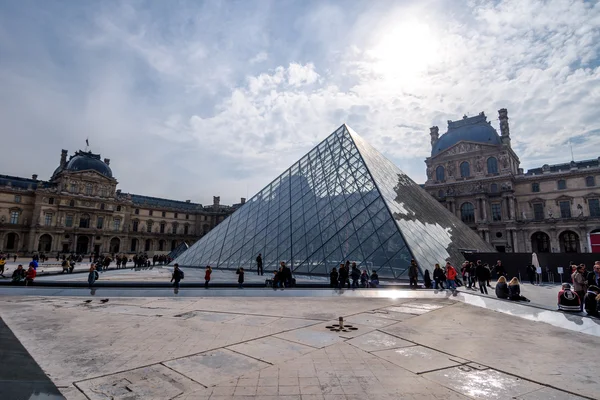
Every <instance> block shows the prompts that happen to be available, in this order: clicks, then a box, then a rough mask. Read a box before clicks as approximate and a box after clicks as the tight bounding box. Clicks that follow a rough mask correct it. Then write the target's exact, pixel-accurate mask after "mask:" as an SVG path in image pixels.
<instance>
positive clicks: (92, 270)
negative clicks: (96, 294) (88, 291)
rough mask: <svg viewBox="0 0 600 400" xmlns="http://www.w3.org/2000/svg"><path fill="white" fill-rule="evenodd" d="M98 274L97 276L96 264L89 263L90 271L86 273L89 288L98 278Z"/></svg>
mask: <svg viewBox="0 0 600 400" xmlns="http://www.w3.org/2000/svg"><path fill="white" fill-rule="evenodd" d="M98 278H99V276H98V271H96V264H93V263H92V264H91V265H90V272H89V274H88V286H89V287H90V288H91V287H92V286H94V282H96V281H97V280H98Z"/></svg>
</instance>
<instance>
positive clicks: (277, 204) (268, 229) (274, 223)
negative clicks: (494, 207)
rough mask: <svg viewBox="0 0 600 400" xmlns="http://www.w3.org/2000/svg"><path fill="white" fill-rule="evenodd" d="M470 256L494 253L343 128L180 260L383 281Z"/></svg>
mask: <svg viewBox="0 0 600 400" xmlns="http://www.w3.org/2000/svg"><path fill="white" fill-rule="evenodd" d="M462 250H471V251H483V252H490V251H494V250H493V249H492V248H491V246H490V245H488V244H487V243H485V242H484V241H483V240H482V239H481V238H480V237H479V235H477V234H476V233H475V232H474V231H473V230H471V229H470V228H469V227H467V226H466V225H464V224H463V223H462V222H461V221H460V220H459V219H458V218H456V217H455V216H454V215H453V214H452V213H450V212H449V211H448V210H447V209H446V208H444V207H443V206H442V205H441V204H440V203H439V202H438V201H437V200H435V199H434V198H433V197H431V196H430V195H429V194H428V193H427V192H425V191H424V190H423V189H422V188H421V187H419V185H417V184H416V183H415V182H413V181H412V180H411V179H410V178H409V177H408V176H407V175H406V174H404V173H403V172H402V171H401V170H400V169H399V168H398V167H396V166H395V165H394V164H393V163H392V162H391V161H389V160H388V159H387V158H385V157H384V156H383V155H382V154H381V153H379V152H378V151H377V150H375V149H374V148H373V147H372V146H371V145H369V144H368V143H367V142H365V141H364V140H363V139H362V138H361V137H360V136H359V135H358V134H356V133H355V132H354V131H352V130H351V129H350V128H349V127H348V126H347V125H342V126H341V127H339V128H338V129H337V130H336V131H335V132H333V133H332V134H331V135H330V136H329V137H327V138H326V139H325V140H323V141H322V142H321V143H320V144H319V145H317V146H316V147H315V148H313V149H312V150H311V151H310V152H308V154H306V155H305V156H304V157H302V158H301V159H300V160H299V161H298V162H296V163H294V165H292V167H291V168H289V169H288V170H286V171H285V172H284V173H283V174H281V175H280V176H279V177H277V178H276V179H275V180H274V181H273V182H271V183H270V184H269V185H267V186H266V187H265V188H264V189H263V190H261V191H260V192H259V193H258V194H256V195H255V196H254V197H253V198H251V199H250V200H249V201H247V202H246V203H245V204H244V205H243V206H242V207H240V208H239V209H238V210H237V211H236V212H235V213H233V214H232V215H231V216H229V217H228V218H227V219H225V220H224V221H223V222H222V223H221V224H219V225H217V227H215V228H214V229H213V230H211V231H210V232H209V233H208V234H207V235H206V236H204V237H202V238H201V239H200V240H199V241H198V242H196V243H195V244H194V245H192V246H191V247H190V248H189V249H188V250H187V251H186V252H185V253H183V254H182V255H181V256H179V257H178V258H177V259H176V260H175V262H177V263H179V265H180V266H185V267H204V266H206V265H211V266H212V267H213V268H223V269H237V268H238V267H244V269H253V268H256V262H255V259H256V257H257V255H258V254H259V253H262V258H263V267H264V270H265V271H272V270H275V269H276V268H277V267H278V265H279V262H280V261H284V262H286V263H287V264H288V266H290V267H291V268H292V270H293V271H294V272H295V273H297V274H316V275H325V274H328V273H329V272H330V271H331V269H332V268H333V267H337V266H339V264H340V263H343V262H345V261H346V260H350V261H354V262H356V263H357V264H358V265H359V268H361V269H367V270H368V271H369V272H371V271H372V270H375V271H377V272H378V274H379V276H380V277H382V278H405V277H406V276H407V270H408V267H409V265H410V261H411V259H415V260H416V261H417V263H418V265H419V267H420V269H421V271H424V270H425V269H432V267H433V265H434V264H435V263H445V261H451V262H453V263H459V262H461V261H462V260H463V259H464V258H463V256H462V253H461V251H462Z"/></svg>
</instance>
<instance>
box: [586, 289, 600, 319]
mask: <svg viewBox="0 0 600 400" xmlns="http://www.w3.org/2000/svg"><path fill="white" fill-rule="evenodd" d="M599 293H600V288H598V286H596V285H593V286H590V287H589V288H588V291H587V293H586V294H585V298H584V300H583V303H584V308H585V312H586V313H587V315H591V316H592V317H600V314H599V311H600V310H598V294H599Z"/></svg>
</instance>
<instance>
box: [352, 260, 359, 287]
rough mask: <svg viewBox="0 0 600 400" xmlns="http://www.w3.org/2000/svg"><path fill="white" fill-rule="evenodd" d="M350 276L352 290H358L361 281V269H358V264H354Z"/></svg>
mask: <svg viewBox="0 0 600 400" xmlns="http://www.w3.org/2000/svg"><path fill="white" fill-rule="evenodd" d="M350 276H351V277H352V289H356V288H357V287H358V282H359V279H360V269H358V268H357V267H356V263H352V271H351V273H350Z"/></svg>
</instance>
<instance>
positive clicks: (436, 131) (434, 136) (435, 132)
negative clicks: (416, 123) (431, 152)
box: [429, 126, 440, 147]
mask: <svg viewBox="0 0 600 400" xmlns="http://www.w3.org/2000/svg"><path fill="white" fill-rule="evenodd" d="M429 136H431V147H433V146H435V144H436V143H437V141H438V139H439V138H440V128H438V127H437V126H432V127H431V128H429Z"/></svg>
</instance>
